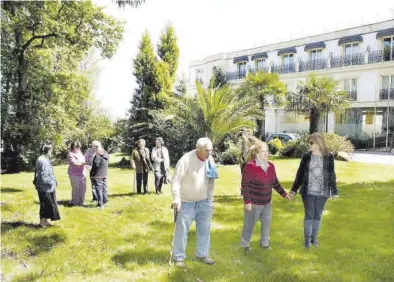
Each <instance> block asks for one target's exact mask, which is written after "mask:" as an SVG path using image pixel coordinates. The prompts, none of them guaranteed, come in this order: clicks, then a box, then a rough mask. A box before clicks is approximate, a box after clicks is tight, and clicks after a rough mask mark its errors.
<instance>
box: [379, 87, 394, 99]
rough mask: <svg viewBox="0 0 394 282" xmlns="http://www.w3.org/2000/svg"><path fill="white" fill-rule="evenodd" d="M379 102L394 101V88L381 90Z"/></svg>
mask: <svg viewBox="0 0 394 282" xmlns="http://www.w3.org/2000/svg"><path fill="white" fill-rule="evenodd" d="M379 100H394V88H384V89H380V94H379Z"/></svg>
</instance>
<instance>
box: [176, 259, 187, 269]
mask: <svg viewBox="0 0 394 282" xmlns="http://www.w3.org/2000/svg"><path fill="white" fill-rule="evenodd" d="M175 265H176V266H177V267H181V268H182V267H185V262H184V261H183V260H178V261H175Z"/></svg>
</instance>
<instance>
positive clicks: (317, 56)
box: [309, 49, 322, 61]
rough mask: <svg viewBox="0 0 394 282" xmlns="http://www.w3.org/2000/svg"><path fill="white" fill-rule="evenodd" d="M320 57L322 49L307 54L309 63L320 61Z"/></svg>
mask: <svg viewBox="0 0 394 282" xmlns="http://www.w3.org/2000/svg"><path fill="white" fill-rule="evenodd" d="M321 57H322V49H316V50H311V51H310V52H309V59H310V60H311V61H316V60H321Z"/></svg>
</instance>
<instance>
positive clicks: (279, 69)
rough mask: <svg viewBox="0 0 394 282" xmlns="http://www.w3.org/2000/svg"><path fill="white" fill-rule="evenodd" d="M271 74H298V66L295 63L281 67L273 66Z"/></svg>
mask: <svg viewBox="0 0 394 282" xmlns="http://www.w3.org/2000/svg"><path fill="white" fill-rule="evenodd" d="M271 72H276V73H279V74H283V73H293V72H296V65H295V63H289V64H281V65H275V64H273V65H272V66H271Z"/></svg>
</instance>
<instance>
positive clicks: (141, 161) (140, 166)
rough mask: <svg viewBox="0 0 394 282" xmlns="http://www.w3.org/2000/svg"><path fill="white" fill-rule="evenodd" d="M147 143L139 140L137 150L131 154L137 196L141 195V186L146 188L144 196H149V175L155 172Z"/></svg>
mask: <svg viewBox="0 0 394 282" xmlns="http://www.w3.org/2000/svg"><path fill="white" fill-rule="evenodd" d="M145 145H146V141H145V140H144V139H139V140H138V141H137V146H138V147H137V148H136V149H134V150H133V152H132V153H131V158H130V163H131V169H133V170H135V172H136V178H137V194H141V186H142V184H143V186H144V195H146V194H149V191H148V173H149V171H154V170H153V167H152V163H151V162H150V156H149V149H148V148H146V147H145Z"/></svg>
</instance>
